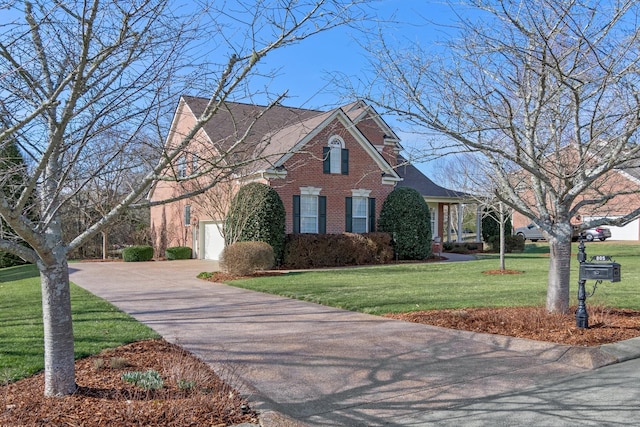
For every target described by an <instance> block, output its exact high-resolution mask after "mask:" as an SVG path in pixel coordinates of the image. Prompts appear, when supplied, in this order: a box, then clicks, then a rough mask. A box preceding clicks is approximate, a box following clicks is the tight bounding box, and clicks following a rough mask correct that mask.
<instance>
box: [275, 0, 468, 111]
mask: <svg viewBox="0 0 640 427" xmlns="http://www.w3.org/2000/svg"><path fill="white" fill-rule="evenodd" d="M371 12H372V14H375V16H376V18H377V19H379V20H381V21H388V20H391V19H392V18H393V19H394V22H393V23H390V22H386V23H381V24H380V25H382V26H384V28H385V29H386V31H388V32H389V35H390V36H392V37H394V38H396V39H398V40H416V41H418V42H420V43H423V44H425V43H433V42H434V41H435V40H436V39H437V38H438V37H440V36H441V35H442V32H443V31H445V27H444V25H447V24H450V23H451V22H452V21H453V20H454V19H455V15H454V13H453V12H452V9H451V7H450V6H449V5H447V4H446V3H445V2H444V1H442V0H441V1H425V0H422V1H421V0H383V1H376V2H373V3H371ZM426 20H431V21H433V22H434V23H437V24H441V25H443V27H438V26H437V25H428V24H426V23H425V22H426ZM367 25H368V26H370V27H375V26H376V24H375V23H373V22H372V23H369V24H367ZM356 38H358V39H362V34H359V33H358V32H357V31H356V30H354V29H352V28H348V27H341V28H335V29H332V30H330V31H327V32H325V33H322V34H319V35H316V36H314V37H312V38H310V39H307V40H305V41H303V42H301V43H300V44H298V45H294V46H289V47H287V48H285V49H282V50H278V51H276V52H273V53H272V54H270V55H269V56H268V57H267V58H266V61H265V64H266V65H268V66H271V67H274V68H276V69H278V70H279V71H280V72H279V74H278V78H277V79H276V80H275V81H274V83H273V85H272V86H271V87H270V88H271V89H272V90H276V91H278V92H281V91H283V90H288V94H289V97H288V100H287V101H286V103H287V104H288V105H291V106H295V107H305V108H325V107H326V106H334V105H336V103H339V102H340V101H339V99H337V95H336V94H335V93H333V92H332V90H331V87H327V76H328V74H330V73H335V72H340V73H345V74H348V75H359V74H362V73H364V72H365V69H366V65H367V60H366V58H365V55H366V52H365V51H364V50H363V49H362V48H361V47H360V46H359V45H358V42H357V40H356Z"/></svg>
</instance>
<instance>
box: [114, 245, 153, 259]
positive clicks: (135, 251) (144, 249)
mask: <svg viewBox="0 0 640 427" xmlns="http://www.w3.org/2000/svg"><path fill="white" fill-rule="evenodd" d="M151 259H153V248H152V247H151V246H129V247H128V248H124V249H123V250H122V260H123V261H125V262H139V261H150V260H151Z"/></svg>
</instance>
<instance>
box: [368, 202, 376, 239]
mask: <svg viewBox="0 0 640 427" xmlns="http://www.w3.org/2000/svg"><path fill="white" fill-rule="evenodd" d="M374 231H376V199H375V198H373V197H371V198H369V233H373V232H374Z"/></svg>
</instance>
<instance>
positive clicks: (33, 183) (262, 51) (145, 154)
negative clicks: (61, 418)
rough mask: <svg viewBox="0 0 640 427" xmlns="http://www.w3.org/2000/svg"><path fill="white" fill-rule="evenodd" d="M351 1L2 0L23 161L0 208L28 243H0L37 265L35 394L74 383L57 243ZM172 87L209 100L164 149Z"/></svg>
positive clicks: (122, 201)
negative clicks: (39, 328) (71, 223)
mask: <svg viewBox="0 0 640 427" xmlns="http://www.w3.org/2000/svg"><path fill="white" fill-rule="evenodd" d="M360 3H361V2H360V1H359V0H357V1H342V0H302V1H297V0H258V1H252V2H248V1H240V0H233V1H232V0H227V1H217V0H216V1H211V2H210V3H207V2H205V1H197V2H179V3H177V2H171V1H168V0H139V1H128V2H121V1H117V0H92V1H78V0H59V1H45V0H34V1H24V2H21V1H0V15H1V16H2V20H1V21H0V148H4V146H5V145H6V144H8V143H10V142H11V143H13V142H15V143H17V145H18V146H19V148H20V151H21V153H22V154H23V156H24V158H25V160H26V162H27V164H28V169H29V171H28V174H27V177H26V179H25V181H24V183H23V185H22V188H21V191H20V192H19V194H18V195H17V196H16V195H11V197H9V195H7V194H4V193H2V192H0V215H1V216H2V218H3V219H4V220H5V221H6V223H8V225H9V226H10V227H11V229H12V230H14V231H15V232H16V233H17V235H19V236H20V237H21V238H22V239H23V240H24V241H26V242H27V243H28V245H27V246H25V245H20V244H17V243H16V242H15V241H12V240H8V239H0V250H3V251H8V252H11V253H14V254H16V255H18V256H20V257H22V258H24V259H26V260H29V261H31V262H33V263H36V264H37V265H38V267H39V269H40V274H41V279H42V289H43V301H44V303H43V307H44V314H43V317H44V323H45V337H46V338H45V382H46V385H45V393H46V394H47V395H64V394H68V393H71V392H73V391H74V389H75V383H74V376H73V330H72V327H71V316H70V303H69V276H68V269H67V256H68V254H69V253H70V252H71V251H73V250H75V249H77V248H78V247H80V246H81V245H82V244H83V243H84V242H86V241H87V240H88V239H90V238H92V237H93V236H96V235H97V234H98V233H99V232H101V231H104V230H105V229H106V228H107V227H108V226H109V225H110V224H113V223H114V222H117V221H118V220H119V218H122V216H123V215H124V214H125V213H126V211H127V209H128V208H129V207H130V206H132V205H133V204H136V203H139V202H140V201H141V200H144V196H145V194H146V192H147V191H148V189H149V187H150V185H151V183H152V182H154V180H157V179H161V178H162V179H166V178H167V174H166V173H164V172H165V171H166V167H167V165H169V164H170V163H171V162H173V160H174V159H176V158H177V157H178V156H179V155H180V154H181V152H182V150H183V149H184V148H185V147H187V146H188V145H189V143H190V142H191V140H192V139H193V138H194V136H195V135H196V134H197V133H198V131H199V130H200V129H201V128H202V127H203V126H204V125H205V124H206V123H207V121H208V120H210V119H211V118H212V117H213V116H214V115H215V114H216V113H217V112H218V111H219V109H220V108H221V105H223V104H224V102H225V101H229V100H233V101H238V100H251V99H255V98H258V97H260V99H262V100H264V102H265V103H266V104H270V103H277V102H279V101H281V100H282V98H283V97H284V96H285V94H272V93H270V91H269V89H268V86H269V82H270V80H271V79H273V78H275V77H276V75H275V73H274V71H272V70H263V69H262V68H261V67H260V65H261V61H262V60H263V59H264V57H265V56H266V55H268V54H269V53H270V52H273V51H275V50H277V49H281V48H284V47H286V46H288V45H290V44H293V43H298V42H302V41H303V40H305V39H306V38H308V37H311V36H313V35H315V34H317V33H319V32H322V31H326V30H329V29H331V28H333V27H336V26H339V25H346V24H349V23H350V22H352V21H354V20H357V19H360V18H362V16H363V10H362V9H360V8H359V6H360V5H359V4H360ZM183 94H192V95H199V96H206V97H207V98H208V99H209V102H208V104H207V106H206V108H204V111H203V112H202V114H201V115H200V116H199V117H198V118H197V121H196V123H195V125H194V126H193V128H192V129H191V130H189V131H188V132H186V133H185V134H184V135H181V140H180V142H179V143H178V144H176V145H175V146H172V147H168V148H167V147H164V142H165V138H166V137H167V132H168V129H169V126H170V124H171V118H172V115H173V112H174V109H175V107H176V105H177V103H178V98H179V95H183ZM218 154H219V155H220V156H221V157H225V153H218ZM228 166H229V165H225V167H228ZM214 176H215V175H214ZM174 178H175V177H174ZM191 178H195V177H191ZM214 184H215V182H211V183H210V186H212V185H214ZM204 189H205V188H201V189H200V190H204ZM34 195H35V197H34ZM34 200H35V202H34ZM79 200H85V201H87V203H90V204H91V208H92V209H93V211H94V212H99V215H97V216H95V217H91V218H90V219H91V220H90V221H87V222H86V223H83V226H82V227H80V228H79V229H78V230H76V233H73V234H72V233H70V232H68V230H66V231H64V230H63V225H62V223H63V222H64V217H63V216H62V215H63V213H64V212H65V211H69V209H73V207H74V206H79V205H78V202H79ZM34 205H35V208H36V210H37V216H36V217H37V220H34V219H32V218H34V216H27V215H26V213H27V212H29V211H30V210H33V208H34ZM87 218H88V217H87ZM63 231H64V232H63Z"/></svg>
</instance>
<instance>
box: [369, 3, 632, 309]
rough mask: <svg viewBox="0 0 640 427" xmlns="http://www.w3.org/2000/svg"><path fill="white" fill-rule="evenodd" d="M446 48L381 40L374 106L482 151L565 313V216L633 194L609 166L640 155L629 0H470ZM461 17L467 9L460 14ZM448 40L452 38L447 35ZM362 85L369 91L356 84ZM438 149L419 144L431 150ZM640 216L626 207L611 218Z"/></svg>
mask: <svg viewBox="0 0 640 427" xmlns="http://www.w3.org/2000/svg"><path fill="white" fill-rule="evenodd" d="M466 4H467V5H468V6H470V7H471V9H470V10H471V11H472V12H473V13H469V14H468V15H466V16H467V17H465V16H462V15H461V16H459V20H458V22H459V27H457V28H456V29H455V31H456V35H455V36H452V41H451V42H450V43H447V49H444V50H443V49H440V50H436V49H430V50H429V49H425V48H422V47H420V46H417V45H416V44H412V45H410V46H409V47H408V48H403V47H402V46H396V45H393V44H392V43H393V42H392V41H391V37H387V38H385V37H381V38H380V40H378V41H377V43H376V44H375V45H374V46H372V48H371V50H370V51H371V56H372V63H373V66H374V67H375V68H376V69H377V76H376V78H375V79H374V80H373V81H366V82H365V83H366V87H368V88H373V90H374V91H378V90H379V91H380V92H374V91H371V92H370V93H369V95H368V98H369V100H370V102H372V103H374V104H377V105H378V106H379V107H380V108H381V109H382V110H383V111H388V112H393V113H395V114H397V115H398V116H399V117H400V119H403V120H406V121H407V122H409V123H412V124H413V125H416V126H417V127H420V128H422V129H426V130H428V131H429V132H434V131H435V132H437V133H438V134H439V135H440V136H441V138H440V141H439V142H440V143H441V144H442V145H441V146H439V147H437V148H439V149H441V150H452V151H456V150H461V151H464V150H468V151H473V152H476V153H478V154H479V155H481V160H480V161H481V162H482V163H484V165H485V166H487V167H489V168H490V174H491V175H490V176H491V177H492V179H493V180H494V182H495V195H496V197H497V198H498V199H499V200H501V201H502V202H504V203H505V204H506V205H507V206H509V207H510V208H512V209H514V210H515V211H518V212H520V213H521V214H523V215H525V216H526V217H528V218H531V219H532V221H533V222H534V223H535V224H536V225H537V226H538V227H540V228H541V229H542V230H543V233H544V234H545V236H546V237H547V239H548V241H549V244H550V251H551V257H550V264H549V267H550V268H549V277H548V287H547V310H548V311H550V312H567V311H568V309H569V284H570V277H569V274H570V261H571V237H572V224H571V220H572V218H573V217H575V216H576V215H577V214H578V213H579V212H591V211H596V210H597V209H600V208H602V207H603V206H607V204H609V203H611V201H612V200H613V199H615V198H616V197H617V198H619V197H620V196H621V195H625V194H629V193H632V192H636V190H635V188H633V189H630V188H616V186H615V185H612V184H613V183H614V182H613V181H614V180H613V177H614V176H615V175H616V174H615V173H613V171H614V170H616V169H618V168H624V167H625V166H626V165H629V164H630V162H632V161H634V160H637V159H638V157H639V156H640V144H638V140H637V139H638V126H639V125H640V96H638V93H639V91H638V89H639V87H640V73H639V72H638V70H639V65H640V55H639V50H638V46H639V44H638V43H639V41H640V40H639V38H640V31H639V28H638V13H639V10H640V4H639V3H638V2H635V1H598V2H582V1H555V0H532V1H507V0H495V1H489V0H470V1H468V2H466ZM456 10H461V11H463V12H464V9H461V8H459V9H456ZM453 38H455V39H453ZM363 87H364V86H363ZM432 148H433V147H425V149H432ZM638 215H640V206H639V205H638V204H636V205H635V206H628V211H627V212H626V214H624V215H621V216H620V217H618V218H616V219H615V220H611V219H610V218H605V217H604V216H606V215H603V217H601V218H600V219H594V220H590V221H587V222H585V223H583V224H582V225H581V226H582V227H584V228H588V227H592V226H596V225H600V224H606V223H609V224H612V225H622V224H625V223H628V222H629V221H631V220H633V219H634V218H636V217H637V216H638Z"/></svg>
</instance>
